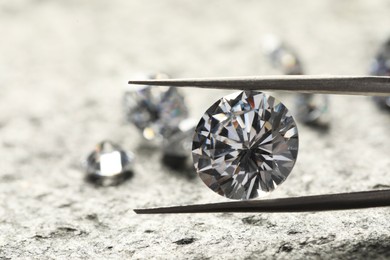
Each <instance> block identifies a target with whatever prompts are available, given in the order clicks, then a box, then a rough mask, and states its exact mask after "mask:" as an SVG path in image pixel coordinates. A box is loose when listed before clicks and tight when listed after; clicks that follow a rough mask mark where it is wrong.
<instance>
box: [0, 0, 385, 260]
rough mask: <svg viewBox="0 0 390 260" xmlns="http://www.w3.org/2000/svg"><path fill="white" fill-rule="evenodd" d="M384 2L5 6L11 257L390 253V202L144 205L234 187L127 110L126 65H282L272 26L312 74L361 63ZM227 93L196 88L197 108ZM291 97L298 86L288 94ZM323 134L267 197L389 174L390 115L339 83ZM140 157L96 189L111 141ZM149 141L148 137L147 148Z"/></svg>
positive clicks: (0, 227) (368, 183)
mask: <svg viewBox="0 0 390 260" xmlns="http://www.w3.org/2000/svg"><path fill="white" fill-rule="evenodd" d="M389 12H390V4H389V2H388V1H384V0H383V1H353V2H352V1H309V0H307V1H245V2H243V1H240V2H239V1H222V0H220V1H213V2H210V1H203V0H202V1H142V2H141V1H100V0H98V1H94V2H93V3H92V2H88V3H87V2H85V1H76V0H71V1H61V2H60V1H45V0H39V1H38V0H35V1H32V0H31V1H28V0H14V1H2V2H1V4H0V32H1V40H0V155H1V159H0V258H5V259H7V258H12V259H17V258H35V259H50V258H58V259H65V258H134V259H142V258H161V259H186V258H190V259H203V258H212V259H222V258H223V259H263V258H267V259H272V258H275V259H302V258H305V259H318V258H324V259H330V258H332V259H334V258H344V259H367V258H379V259H380V258H383V259H385V258H390V222H389V221H388V220H389V217H390V210H389V209H388V208H382V209H370V210H359V211H344V212H343V211H340V212H327V213H299V214H210V215H207V214H204V215H196V214H194V215H165V216H158V215H156V216H153V215H148V216H139V215H136V214H134V213H133V211H132V209H133V208H135V207H144V206H157V205H172V204H187V203H201V202H210V201H223V198H220V197H219V196H218V195H215V194H213V192H211V191H209V190H208V189H207V188H206V187H205V186H204V185H203V184H202V183H201V181H200V180H198V179H197V178H189V177H188V176H190V175H191V174H192V173H188V172H184V171H182V172H180V171H179V172H178V171H174V170H170V169H168V168H166V167H164V166H162V164H161V163H160V157H161V154H160V153H159V152H156V149H150V148H147V147H145V145H144V144H143V143H142V142H141V141H140V137H139V135H138V133H137V132H136V131H135V129H134V128H132V127H131V126H128V125H126V124H124V123H123V117H122V114H121V107H120V101H121V95H122V91H123V88H124V86H125V85H126V81H127V80H129V79H130V78H131V75H133V74H135V73H137V72H142V71H155V70H159V71H165V72H167V73H169V74H171V75H173V76H175V77H201V76H202V77H205V76H239V75H256V74H272V73H277V72H275V71H273V70H272V69H271V68H270V66H269V64H268V63H267V61H266V60H265V59H264V57H263V55H262V52H261V48H260V42H261V38H262V36H263V35H265V34H266V33H275V34H276V35H280V36H281V37H282V38H283V39H286V40H287V41H288V42H289V44H291V45H292V46H295V48H296V50H297V51H298V52H299V53H300V54H301V56H302V60H303V61H304V63H305V65H306V70H307V72H308V73H311V74H324V73H325V74H364V73H366V71H367V70H368V64H369V61H370V59H371V57H372V55H373V54H374V53H375V51H376V48H377V46H379V44H380V43H381V42H382V41H383V40H384V39H385V38H387V36H389V35H390V27H389V26H388V25H389V24H390V16H389V15H388V14H389ZM223 93H224V92H223V91H214V90H213V91H209V92H207V91H205V90H194V89H188V90H186V94H187V100H188V102H189V104H190V107H191V109H192V114H193V116H194V117H195V118H199V117H200V115H201V114H202V113H203V111H204V109H205V108H207V107H208V106H209V105H210V104H211V103H212V102H213V101H214V100H216V99H217V98H218V97H219V96H220V95H222V94H223ZM278 96H279V97H280V98H282V99H283V100H285V104H286V105H287V106H288V107H292V106H293V102H292V100H291V97H290V96H287V95H278ZM331 102H332V111H331V112H332V118H333V120H332V127H331V129H330V131H329V132H328V133H321V132H316V131H313V130H311V129H309V128H307V127H305V126H302V125H300V126H299V130H300V138H301V142H300V152H299V156H298V162H297V165H296V167H295V169H294V171H293V173H292V174H291V176H290V177H289V179H288V180H287V181H286V182H285V183H284V184H283V185H282V186H281V187H280V188H279V189H278V190H277V191H275V193H274V194H273V195H272V197H282V196H292V195H305V194H319V193H324V192H344V191H358V190H368V189H372V188H374V187H380V186H381V185H382V186H383V185H390V172H389V170H388V169H389V168H390V159H389V153H390V138H389V125H390V115H389V114H388V113H385V112H384V111H380V110H378V109H377V108H376V107H375V106H374V104H373V103H372V102H371V100H370V99H369V98H366V97H349V96H332V97H331ZM105 138H109V139H112V140H114V141H117V142H120V143H122V144H123V146H124V147H126V148H127V149H130V150H133V151H134V153H135V154H136V155H137V163H136V165H135V176H134V178H133V179H132V180H131V181H129V182H126V183H124V184H123V185H121V186H118V187H108V188H95V187H93V186H91V185H88V184H86V183H85V182H84V180H83V177H84V176H83V172H82V171H81V170H80V167H79V162H80V160H81V159H82V158H83V157H84V156H85V155H86V154H87V153H89V152H90V150H91V149H92V148H93V146H94V145H95V144H96V143H97V142H98V141H100V140H102V139H105ZM141 147H143V148H141Z"/></svg>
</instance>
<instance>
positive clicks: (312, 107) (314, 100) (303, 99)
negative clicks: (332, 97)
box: [296, 94, 330, 127]
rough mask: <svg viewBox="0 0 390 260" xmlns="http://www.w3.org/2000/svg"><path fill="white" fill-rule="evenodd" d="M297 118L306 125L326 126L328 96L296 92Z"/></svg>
mask: <svg viewBox="0 0 390 260" xmlns="http://www.w3.org/2000/svg"><path fill="white" fill-rule="evenodd" d="M296 104H297V113H296V115H297V119H298V120H299V121H300V122H302V123H304V124H307V125H311V126H321V127H327V126H328V125H329V122H330V118H329V98H328V96H327V95H313V94H298V95H297V98H296Z"/></svg>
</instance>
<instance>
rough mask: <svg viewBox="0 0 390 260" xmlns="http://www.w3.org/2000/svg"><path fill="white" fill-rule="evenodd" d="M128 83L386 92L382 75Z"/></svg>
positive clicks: (388, 80)
mask: <svg viewBox="0 0 390 260" xmlns="http://www.w3.org/2000/svg"><path fill="white" fill-rule="evenodd" d="M129 84H142V85H158V86H175V87H200V88H214V89H232V90H234V89H238V90H259V91H289V92H298V93H311V94H343V95H364V96H389V95H390V77H385V76H322V75H320V76H313V75H310V76H309V75H284V76H253V77H227V78H194V79H165V80H130V81H129Z"/></svg>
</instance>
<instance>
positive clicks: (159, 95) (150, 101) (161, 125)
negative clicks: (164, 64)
mask: <svg viewBox="0 0 390 260" xmlns="http://www.w3.org/2000/svg"><path fill="white" fill-rule="evenodd" d="M163 78H168V76H166V75H165V74H161V73H158V74H153V75H149V76H144V77H143V78H140V79H163ZM124 109H125V113H126V118H127V120H128V121H129V122H130V123H132V124H134V125H135V126H136V127H137V128H138V129H139V130H140V131H141V132H142V134H143V136H144V138H145V139H147V140H156V139H162V138H163V137H166V136H169V135H170V134H171V131H173V129H174V128H176V127H177V125H178V124H179V123H180V121H182V120H183V119H185V118H187V116H188V109H187V107H186V105H185V103H184V97H183V96H182V95H181V94H180V92H179V90H178V89H176V88H174V87H158V86H153V87H151V86H147V85H144V86H142V85H141V86H139V85H130V86H129V88H128V89H127V90H126V92H125V95H124Z"/></svg>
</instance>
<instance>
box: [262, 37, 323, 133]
mask: <svg viewBox="0 0 390 260" xmlns="http://www.w3.org/2000/svg"><path fill="white" fill-rule="evenodd" d="M264 47H265V50H266V54H267V55H268V57H269V59H270V61H271V63H272V65H273V66H274V67H275V68H277V69H279V70H281V71H283V73H284V74H286V75H302V74H303V67H302V63H301V61H300V59H299V58H298V55H297V54H296V52H295V51H294V50H293V49H291V48H290V47H289V46H287V45H285V44H284V43H283V42H281V41H280V40H278V39H277V38H276V37H274V36H268V37H267V38H266V41H265V46H264ZM296 100H297V102H296V104H297V113H296V114H297V119H298V120H299V121H300V122H302V123H304V124H306V125H309V126H319V127H328V126H329V123H330V116H329V98H328V96H327V95H314V94H298V95H297V98H296Z"/></svg>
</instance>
